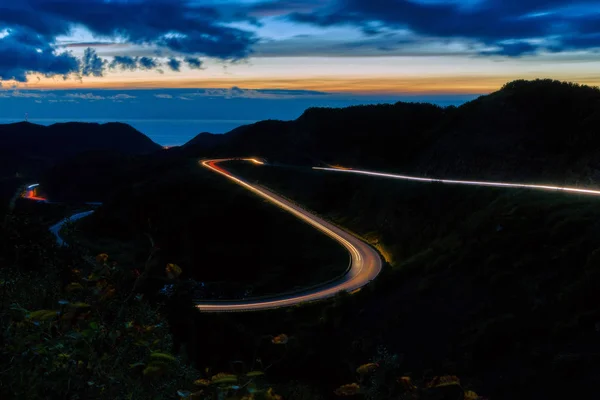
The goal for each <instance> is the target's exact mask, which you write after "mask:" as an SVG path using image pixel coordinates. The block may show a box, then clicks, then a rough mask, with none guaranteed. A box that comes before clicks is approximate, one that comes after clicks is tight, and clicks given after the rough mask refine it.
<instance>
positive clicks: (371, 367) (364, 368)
mask: <svg viewBox="0 0 600 400" xmlns="http://www.w3.org/2000/svg"><path fill="white" fill-rule="evenodd" d="M378 366H379V365H377V364H376V363H368V364H363V365H361V366H360V367H358V368H357V369H356V373H357V374H359V375H366V374H369V373H371V372H373V371H375V369H377V367H378Z"/></svg>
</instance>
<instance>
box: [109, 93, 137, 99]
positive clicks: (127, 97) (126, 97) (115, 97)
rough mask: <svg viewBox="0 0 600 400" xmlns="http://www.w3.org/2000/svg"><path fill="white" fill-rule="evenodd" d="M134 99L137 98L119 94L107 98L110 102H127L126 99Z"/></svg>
mask: <svg viewBox="0 0 600 400" xmlns="http://www.w3.org/2000/svg"><path fill="white" fill-rule="evenodd" d="M136 98H137V96H132V95H130V94H127V93H120V94H117V95H114V96H109V97H108V99H110V100H128V99H136Z"/></svg>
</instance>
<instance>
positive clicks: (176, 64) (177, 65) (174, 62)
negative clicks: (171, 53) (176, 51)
mask: <svg viewBox="0 0 600 400" xmlns="http://www.w3.org/2000/svg"><path fill="white" fill-rule="evenodd" d="M167 66H168V67H169V68H170V69H171V71H175V72H179V71H180V70H181V61H179V60H178V59H176V58H170V59H169V61H167Z"/></svg>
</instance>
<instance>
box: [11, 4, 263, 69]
mask: <svg viewBox="0 0 600 400" xmlns="http://www.w3.org/2000/svg"><path fill="white" fill-rule="evenodd" d="M232 18H233V17H231V16H225V15H221V14H220V13H219V11H218V10H217V9H216V8H211V7H204V6H200V5H198V2H192V1H189V0H112V1H106V0H19V1H15V0H0V49H1V50H0V51H3V53H2V54H4V55H10V57H2V60H0V76H1V77H2V79H11V78H14V79H16V80H19V81H24V80H25V76H26V74H27V73H28V72H40V73H43V74H47V75H55V74H68V73H71V72H76V71H78V70H79V69H81V72H82V74H83V75H96V76H99V75H98V74H101V71H102V70H103V68H104V65H103V64H102V65H101V60H99V58H96V57H97V56H95V55H93V54H91V53H90V54H86V57H84V59H83V60H82V65H81V66H78V65H77V60H76V59H75V58H73V57H72V56H71V55H70V54H69V53H64V54H60V55H59V54H56V52H55V50H56V48H57V42H56V38H57V37H58V36H64V35H68V34H69V32H70V31H71V29H72V28H73V27H75V26H83V27H85V28H86V29H87V30H89V31H90V32H91V33H92V34H94V35H96V36H97V37H101V38H103V39H108V40H111V39H119V40H124V41H127V42H128V43H131V44H140V45H150V46H155V47H159V48H161V47H162V48H164V49H166V50H171V51H176V52H178V53H183V54H188V55H190V56H192V57H195V56H198V55H204V56H209V57H217V58H220V59H224V60H236V59H241V58H244V57H246V56H247V55H248V54H249V53H250V51H251V46H252V45H253V44H254V43H255V42H256V38H255V37H254V35H253V34H252V33H250V32H248V31H245V30H242V29H238V28H233V27H230V26H226V25H225V23H227V22H231V21H232ZM236 18H244V17H240V16H239V15H238V16H237V17H236ZM248 18H249V17H248ZM111 66H113V65H112V64H111ZM116 66H119V67H121V68H125V69H131V68H132V66H131V63H127V62H124V60H120V61H116V64H115V65H114V67H116ZM137 66H138V67H139V68H156V67H157V66H158V63H156V61H155V60H153V59H146V60H143V59H142V58H140V59H139V60H138V61H137ZM79 67H81V68H79Z"/></svg>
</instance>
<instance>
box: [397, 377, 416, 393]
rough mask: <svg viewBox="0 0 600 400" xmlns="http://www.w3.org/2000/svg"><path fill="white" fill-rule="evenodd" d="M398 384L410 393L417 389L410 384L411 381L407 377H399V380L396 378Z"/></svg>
mask: <svg viewBox="0 0 600 400" xmlns="http://www.w3.org/2000/svg"><path fill="white" fill-rule="evenodd" d="M398 382H400V383H401V384H402V386H404V389H406V390H408V391H410V392H412V391H413V390H415V389H416V388H417V387H416V386H415V385H414V384H413V383H412V379H410V377H408V376H401V377H400V378H398Z"/></svg>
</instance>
